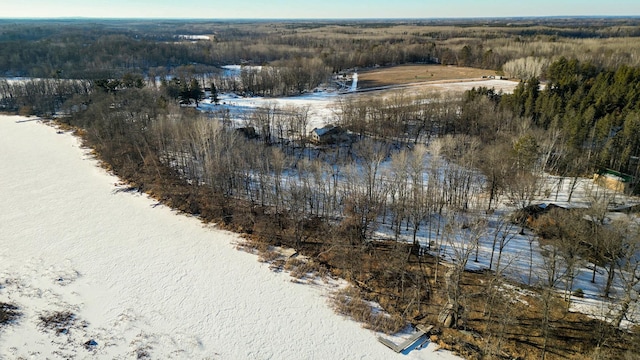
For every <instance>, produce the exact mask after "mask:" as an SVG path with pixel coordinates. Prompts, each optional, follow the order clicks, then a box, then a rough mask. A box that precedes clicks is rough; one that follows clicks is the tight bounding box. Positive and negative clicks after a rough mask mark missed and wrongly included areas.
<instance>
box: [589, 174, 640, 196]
mask: <svg viewBox="0 0 640 360" xmlns="http://www.w3.org/2000/svg"><path fill="white" fill-rule="evenodd" d="M632 180H633V177H632V176H631V175H628V174H623V173H621V172H618V171H614V170H610V169H607V170H603V171H600V172H598V173H597V174H594V175H593V182H595V183H596V184H598V185H600V186H602V187H605V188H607V189H610V190H613V191H617V192H620V193H627V192H629V191H630V190H631V183H632Z"/></svg>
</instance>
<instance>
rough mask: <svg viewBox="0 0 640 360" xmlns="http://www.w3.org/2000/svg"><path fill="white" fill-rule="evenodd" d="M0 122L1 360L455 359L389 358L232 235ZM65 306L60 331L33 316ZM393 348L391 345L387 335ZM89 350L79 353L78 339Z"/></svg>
mask: <svg viewBox="0 0 640 360" xmlns="http://www.w3.org/2000/svg"><path fill="white" fill-rule="evenodd" d="M27 120H28V119H25V118H19V117H8V116H0V198H1V199H2V201H0V245H1V246H0V302H8V303H12V304H14V305H17V306H19V307H20V311H21V312H22V316H21V317H20V318H19V319H18V320H17V322H15V323H14V324H11V325H9V326H7V327H5V328H3V329H1V330H0V359H17V358H24V359H45V358H48V359H85V358H100V359H134V358H152V359H393V358H403V359H454V358H456V357H455V356H453V355H452V354H450V353H447V352H442V351H437V352H436V351H434V348H435V345H434V344H430V346H429V347H426V348H423V349H420V350H418V349H414V350H412V351H410V352H408V353H407V354H395V353H393V352H392V351H391V350H389V349H388V348H386V347H385V346H384V345H382V344H380V343H378V341H377V340H376V336H377V334H375V333H373V332H371V331H368V330H364V329H363V328H362V327H361V326H360V325H359V324H357V323H355V322H353V321H351V320H348V319H345V318H343V317H341V316H339V315H336V314H335V313H334V312H333V311H332V310H331V309H330V305H329V303H328V297H329V296H330V294H331V288H332V286H333V287H335V286H337V285H326V284H324V283H322V282H319V283H318V284H316V285H301V284H296V283H294V282H292V281H291V277H289V276H288V275H287V274H284V273H274V272H272V271H270V270H269V269H268V266H267V265H265V264H261V263H259V262H258V261H257V258H256V257H255V256H253V255H251V254H247V253H244V252H241V251H238V250H236V248H235V243H236V242H238V240H239V239H238V237H237V236H236V235H234V234H231V233H228V232H224V231H220V230H217V229H215V228H214V227H211V226H205V225H203V224H202V223H201V222H200V221H198V219H195V218H193V217H188V216H184V215H179V214H176V213H175V212H174V211H172V210H170V209H168V208H166V207H164V206H161V205H160V206H157V204H156V203H155V202H154V201H153V200H152V199H149V198H147V197H146V196H143V195H139V194H132V193H128V192H126V191H121V190H123V188H122V187H120V186H118V185H117V184H118V179H117V178H115V177H114V176H112V175H109V174H107V173H106V172H105V171H104V170H103V169H101V168H99V167H98V166H97V163H96V161H95V160H94V159H93V158H92V157H91V156H90V155H89V154H88V151H87V150H86V149H82V148H81V147H80V145H79V142H78V140H77V139H76V138H75V137H73V136H72V135H70V134H68V133H65V134H58V133H57V132H56V130H55V129H54V128H52V127H49V126H44V125H42V124H41V123H40V122H38V121H34V120H28V121H27ZM64 311H68V312H70V313H72V314H74V316H73V317H68V318H67V320H68V321H66V325H65V326H63V327H62V328H58V330H56V329H53V328H46V327H44V326H43V325H42V322H41V321H40V318H41V317H46V316H49V315H52V314H54V313H56V312H64ZM391 339H392V340H394V341H398V340H399V339H398V338H391ZM85 344H86V345H85Z"/></svg>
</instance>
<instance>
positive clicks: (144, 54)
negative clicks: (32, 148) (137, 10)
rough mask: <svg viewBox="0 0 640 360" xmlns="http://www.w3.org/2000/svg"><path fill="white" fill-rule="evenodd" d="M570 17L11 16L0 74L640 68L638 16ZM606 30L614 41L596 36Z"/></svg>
mask: <svg viewBox="0 0 640 360" xmlns="http://www.w3.org/2000/svg"><path fill="white" fill-rule="evenodd" d="M574 21H575V22H578V23H579V24H580V27H579V28H576V27H575V24H574V23H573V22H568V21H562V20H560V19H558V20H553V19H547V20H544V19H539V20H537V21H531V20H526V19H514V20H513V22H504V21H490V20H486V21H483V20H478V21H476V22H462V23H460V22H457V21H454V20H452V21H449V22H446V21H445V22H442V21H431V22H429V21H424V22H395V23H386V22H375V21H369V22H367V21H362V22H355V23H353V24H344V23H340V22H325V23H314V24H310V23H306V22H295V21H293V22H266V21H265V22H257V23H246V22H233V21H229V22H214V21H210V22H207V21H193V22H177V21H173V22H172V21H135V22H134V21H124V20H112V21H94V22H87V21H80V20H78V21H73V20H70V21H27V20H24V21H17V20H13V21H10V20H5V21H2V22H0V45H1V46H0V73H1V74H4V75H9V76H29V77H55V76H57V77H64V78H109V77H121V76H122V75H123V74H125V73H127V72H139V73H144V74H147V75H149V76H150V77H152V75H162V74H165V73H167V72H171V71H173V70H174V68H176V67H180V66H185V65H194V64H199V65H204V66H220V65H226V64H238V63H241V62H249V63H252V64H254V65H264V64H268V63H272V62H275V61H293V60H296V59H300V58H302V59H306V60H308V61H317V60H319V61H321V63H322V66H323V67H326V68H328V69H330V71H332V72H337V71H340V70H343V69H351V68H354V67H371V66H375V65H392V64H403V63H440V64H451V65H459V66H473V67H479V68H485V69H494V70H500V69H502V67H503V66H504V65H505V64H507V63H509V62H511V61H519V60H521V59H526V58H527V57H534V58H547V59H550V58H554V57H558V56H565V57H567V58H578V59H580V60H585V61H590V62H592V63H594V64H596V65H598V66H617V65H620V64H623V63H626V64H630V65H638V60H637V59H638V58H640V56H639V52H640V49H639V48H638V45H637V44H638V42H637V41H636V37H637V36H638V30H637V22H636V20H634V19H600V20H597V21H596V20H595V19H583V20H579V19H578V20H574ZM181 35H206V36H208V37H209V40H200V41H192V40H190V39H188V38H184V37H183V38H180V37H179V36H181ZM602 37H606V38H609V39H610V41H608V42H606V43H603V42H601V41H598V40H597V39H600V38H602ZM585 50H586V51H585ZM505 70H506V69H505ZM206 71H211V70H210V69H209V70H206ZM509 73H510V74H514V73H513V72H509ZM517 74H518V75H520V74H521V72H518V73H517Z"/></svg>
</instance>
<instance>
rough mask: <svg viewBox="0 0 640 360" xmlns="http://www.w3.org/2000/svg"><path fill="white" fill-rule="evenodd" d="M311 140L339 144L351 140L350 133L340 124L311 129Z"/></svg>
mask: <svg viewBox="0 0 640 360" xmlns="http://www.w3.org/2000/svg"><path fill="white" fill-rule="evenodd" d="M310 140H311V142H312V143H314V144H317V145H328V144H337V143H341V142H344V141H347V140H349V134H348V133H347V131H346V130H345V129H343V128H341V127H340V126H336V125H326V126H324V127H322V128H315V129H313V130H311V139H310Z"/></svg>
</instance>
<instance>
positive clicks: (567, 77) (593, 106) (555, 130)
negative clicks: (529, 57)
mask: <svg viewBox="0 0 640 360" xmlns="http://www.w3.org/2000/svg"><path fill="white" fill-rule="evenodd" d="M547 78H548V82H547V83H546V84H544V88H543V89H540V82H539V81H538V80H537V79H536V78H531V79H529V80H527V81H526V82H522V83H520V85H519V86H518V87H517V88H516V90H515V91H514V93H513V94H509V95H503V96H502V97H501V98H500V99H499V101H500V105H499V106H500V108H501V109H502V110H503V111H509V112H510V113H512V114H513V115H515V116H517V117H522V118H524V119H526V120H525V121H529V122H530V123H531V125H532V126H533V127H535V128H537V129H540V130H542V131H544V133H546V134H547V135H548V136H556V137H557V139H555V143H556V146H555V147H554V149H553V150H550V151H552V152H553V155H552V156H551V157H550V158H549V159H548V160H547V162H548V163H547V164H544V165H545V166H548V167H550V168H552V169H554V170H556V171H560V172H563V171H564V170H566V166H567V162H568V161H570V162H574V163H575V162H576V161H579V162H582V163H583V164H584V166H583V168H582V169H579V171H582V172H583V174H587V173H588V171H594V170H597V169H598V168H610V169H614V170H616V171H620V172H623V173H629V174H631V175H634V176H636V177H637V176H638V175H640V168H639V167H640V162H639V161H638V159H639V158H638V157H639V156H640V143H639V141H640V137H638V134H639V132H638V130H640V128H639V126H640V125H639V124H640V102H639V100H640V87H639V86H638V84H639V83H640V68H637V67H629V66H626V65H622V66H620V67H617V68H615V69H606V68H600V67H597V66H595V65H593V64H591V63H589V62H580V61H578V60H575V59H572V60H568V59H565V58H561V59H559V60H558V61H556V62H553V63H552V64H550V66H549V68H548V70H547ZM494 99H498V98H496V97H494ZM549 134H556V135H549ZM578 159H579V160H578Z"/></svg>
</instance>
